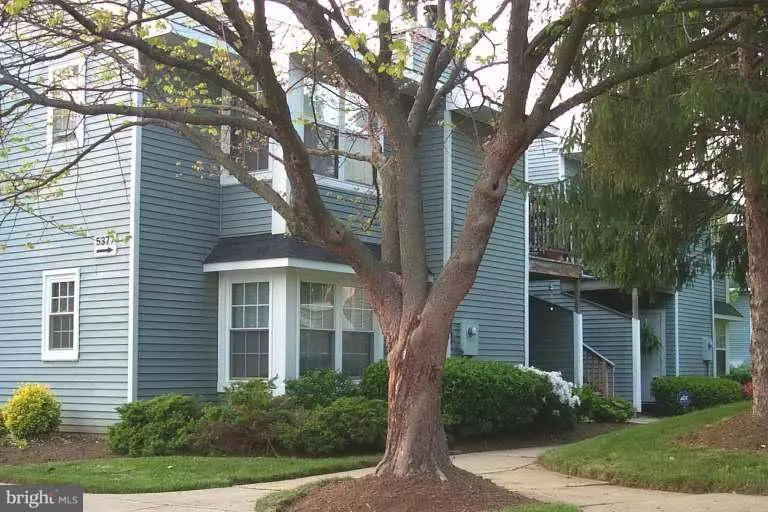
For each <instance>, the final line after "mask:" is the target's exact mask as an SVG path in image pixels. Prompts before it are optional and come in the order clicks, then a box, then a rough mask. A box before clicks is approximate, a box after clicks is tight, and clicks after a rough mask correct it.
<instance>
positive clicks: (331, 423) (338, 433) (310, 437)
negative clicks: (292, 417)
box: [280, 396, 387, 455]
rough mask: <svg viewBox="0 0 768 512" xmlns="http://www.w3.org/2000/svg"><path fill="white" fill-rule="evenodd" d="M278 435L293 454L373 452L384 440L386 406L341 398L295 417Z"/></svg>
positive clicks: (373, 401) (376, 401) (381, 447)
mask: <svg viewBox="0 0 768 512" xmlns="http://www.w3.org/2000/svg"><path fill="white" fill-rule="evenodd" d="M296 420H297V421H296V424H295V425H294V426H293V427H288V428H285V429H284V430H283V431H282V432H281V434H280V442H281V444H282V445H283V446H285V447H286V448H288V449H289V450H291V451H294V452H301V453H309V454H322V455H330V454H342V453H365V452H376V451H380V450H382V449H383V448H384V443H385V442H386V438H387V403H386V402H384V401H383V400H368V399H367V398H364V397H362V396H356V397H342V398H339V399H338V400H336V401H334V402H333V403H331V404H330V405H328V406H325V407H317V408H315V409H311V410H308V411H305V412H304V413H303V414H301V413H299V415H298V417H297V418H296Z"/></svg>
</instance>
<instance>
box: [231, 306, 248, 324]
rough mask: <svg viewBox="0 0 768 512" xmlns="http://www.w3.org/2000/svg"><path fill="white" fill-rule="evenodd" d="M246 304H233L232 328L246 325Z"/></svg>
mask: <svg viewBox="0 0 768 512" xmlns="http://www.w3.org/2000/svg"><path fill="white" fill-rule="evenodd" d="M244 310H245V307H244V306H232V328H234V329H240V328H242V327H245V325H244V324H243V315H244V314H245V312H244Z"/></svg>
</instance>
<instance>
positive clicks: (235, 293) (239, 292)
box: [232, 283, 245, 305]
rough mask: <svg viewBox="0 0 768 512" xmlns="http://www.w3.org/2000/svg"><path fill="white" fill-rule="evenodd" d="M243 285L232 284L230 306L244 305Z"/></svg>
mask: <svg viewBox="0 0 768 512" xmlns="http://www.w3.org/2000/svg"><path fill="white" fill-rule="evenodd" d="M244 299H245V285H244V284H239V283H238V284H233V285H232V304H233V305H236V304H245V302H244Z"/></svg>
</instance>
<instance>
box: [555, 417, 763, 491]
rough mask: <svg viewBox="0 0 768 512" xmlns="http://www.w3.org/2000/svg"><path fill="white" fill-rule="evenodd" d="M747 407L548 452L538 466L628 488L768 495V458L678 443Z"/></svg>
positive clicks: (644, 427)
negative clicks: (679, 440) (686, 436)
mask: <svg viewBox="0 0 768 512" xmlns="http://www.w3.org/2000/svg"><path fill="white" fill-rule="evenodd" d="M748 408H749V404H748V403H744V402H741V403H737V404H729V405H725V406H721V407H715V408H712V409H706V410H703V411H698V412H694V413H691V414H687V415H684V416H677V417H674V418H667V419H664V420H661V421H658V422H656V423H652V424H649V425H642V426H636V427H633V428H628V429H623V430H618V431H616V432H612V433H610V434H606V435H603V436H600V437H596V438H593V439H588V440H586V441H582V442H579V443H576V444H573V445H570V446H566V447H564V448H560V449H557V450H553V451H550V452H547V453H546V454H544V456H543V457H542V462H543V464H544V465H545V466H546V467H548V468H550V469H554V470H557V471H561V472H563V473H568V474H571V475H577V476H582V477H587V478H596V479H599V480H606V481H608V482H610V483H613V484H619V485H626V486H631V487H643V488H651V489H663V490H672V491H684V492H694V493H701V492H739V493H743V494H768V454H764V453H760V452H756V451H749V450H718V449H714V448H703V447H701V448H700V447H693V446H686V445H683V444H681V443H678V439H679V438H680V437H682V436H685V435H687V434H691V433H694V432H696V431H697V430H699V429H701V428H703V427H704V426H706V425H707V424H711V423H714V422H717V421H719V420H722V419H725V418H728V417H731V416H734V415H736V414H739V413H742V412H745V411H746V410H748Z"/></svg>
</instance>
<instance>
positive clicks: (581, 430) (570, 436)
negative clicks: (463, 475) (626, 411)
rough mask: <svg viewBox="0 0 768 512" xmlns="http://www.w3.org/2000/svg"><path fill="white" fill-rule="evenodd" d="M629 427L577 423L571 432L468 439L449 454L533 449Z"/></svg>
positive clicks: (457, 444)
mask: <svg viewBox="0 0 768 512" xmlns="http://www.w3.org/2000/svg"><path fill="white" fill-rule="evenodd" d="M627 427H631V425H630V424H628V423H591V422H590V423H577V424H576V426H575V427H574V428H573V429H572V430H565V431H562V432H546V431H539V432H528V433H522V434H515V435H505V436H494V437H487V438H481V439H468V440H463V441H460V442H458V443H454V444H451V453H453V454H456V453H470V452H488V451H493V450H512V449H515V448H533V447H537V446H554V445H558V444H568V443H575V442H576V441H582V440H584V439H589V438H590V437H596V436H600V435H603V434H607V433H608V432H613V431H614V430H618V429H621V428H627Z"/></svg>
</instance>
